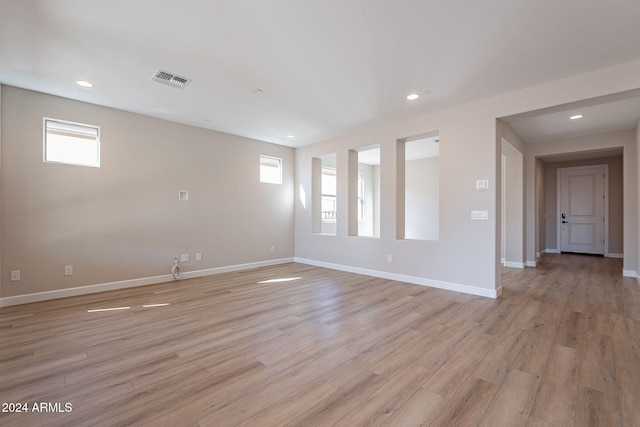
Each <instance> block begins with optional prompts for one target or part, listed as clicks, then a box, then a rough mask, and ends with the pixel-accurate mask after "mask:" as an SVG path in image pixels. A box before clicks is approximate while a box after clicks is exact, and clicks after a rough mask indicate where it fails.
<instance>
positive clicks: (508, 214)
mask: <svg viewBox="0 0 640 427" xmlns="http://www.w3.org/2000/svg"><path fill="white" fill-rule="evenodd" d="M502 153H503V154H504V160H505V165H504V174H505V176H504V199H503V203H504V204H505V206H504V210H503V212H504V215H505V218H504V219H503V222H504V232H505V234H506V235H505V238H504V239H503V241H504V244H505V248H504V249H505V250H504V264H505V266H506V267H516V268H524V178H523V177H524V170H523V154H522V152H520V151H519V150H518V149H516V148H515V147H514V146H513V145H511V144H510V143H509V141H507V140H506V139H503V141H502Z"/></svg>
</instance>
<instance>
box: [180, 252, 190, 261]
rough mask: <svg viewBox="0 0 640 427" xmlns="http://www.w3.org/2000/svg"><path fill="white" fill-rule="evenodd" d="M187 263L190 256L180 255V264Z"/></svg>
mask: <svg viewBox="0 0 640 427" xmlns="http://www.w3.org/2000/svg"><path fill="white" fill-rule="evenodd" d="M187 261H189V254H182V255H180V262H187Z"/></svg>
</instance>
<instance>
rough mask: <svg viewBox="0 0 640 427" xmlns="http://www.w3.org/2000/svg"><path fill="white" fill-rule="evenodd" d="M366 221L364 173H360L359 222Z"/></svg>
mask: <svg viewBox="0 0 640 427" xmlns="http://www.w3.org/2000/svg"><path fill="white" fill-rule="evenodd" d="M362 221H364V174H363V173H358V222H362Z"/></svg>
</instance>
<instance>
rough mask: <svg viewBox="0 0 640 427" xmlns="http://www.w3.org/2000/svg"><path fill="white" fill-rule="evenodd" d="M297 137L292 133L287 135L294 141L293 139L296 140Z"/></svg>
mask: <svg viewBox="0 0 640 427" xmlns="http://www.w3.org/2000/svg"><path fill="white" fill-rule="evenodd" d="M295 137H296V136H295V135H294V134H292V133H290V134H289V135H287V138H290V139H293V138H295Z"/></svg>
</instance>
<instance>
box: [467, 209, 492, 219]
mask: <svg viewBox="0 0 640 427" xmlns="http://www.w3.org/2000/svg"><path fill="white" fill-rule="evenodd" d="M471 219H473V220H487V219H489V211H471Z"/></svg>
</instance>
